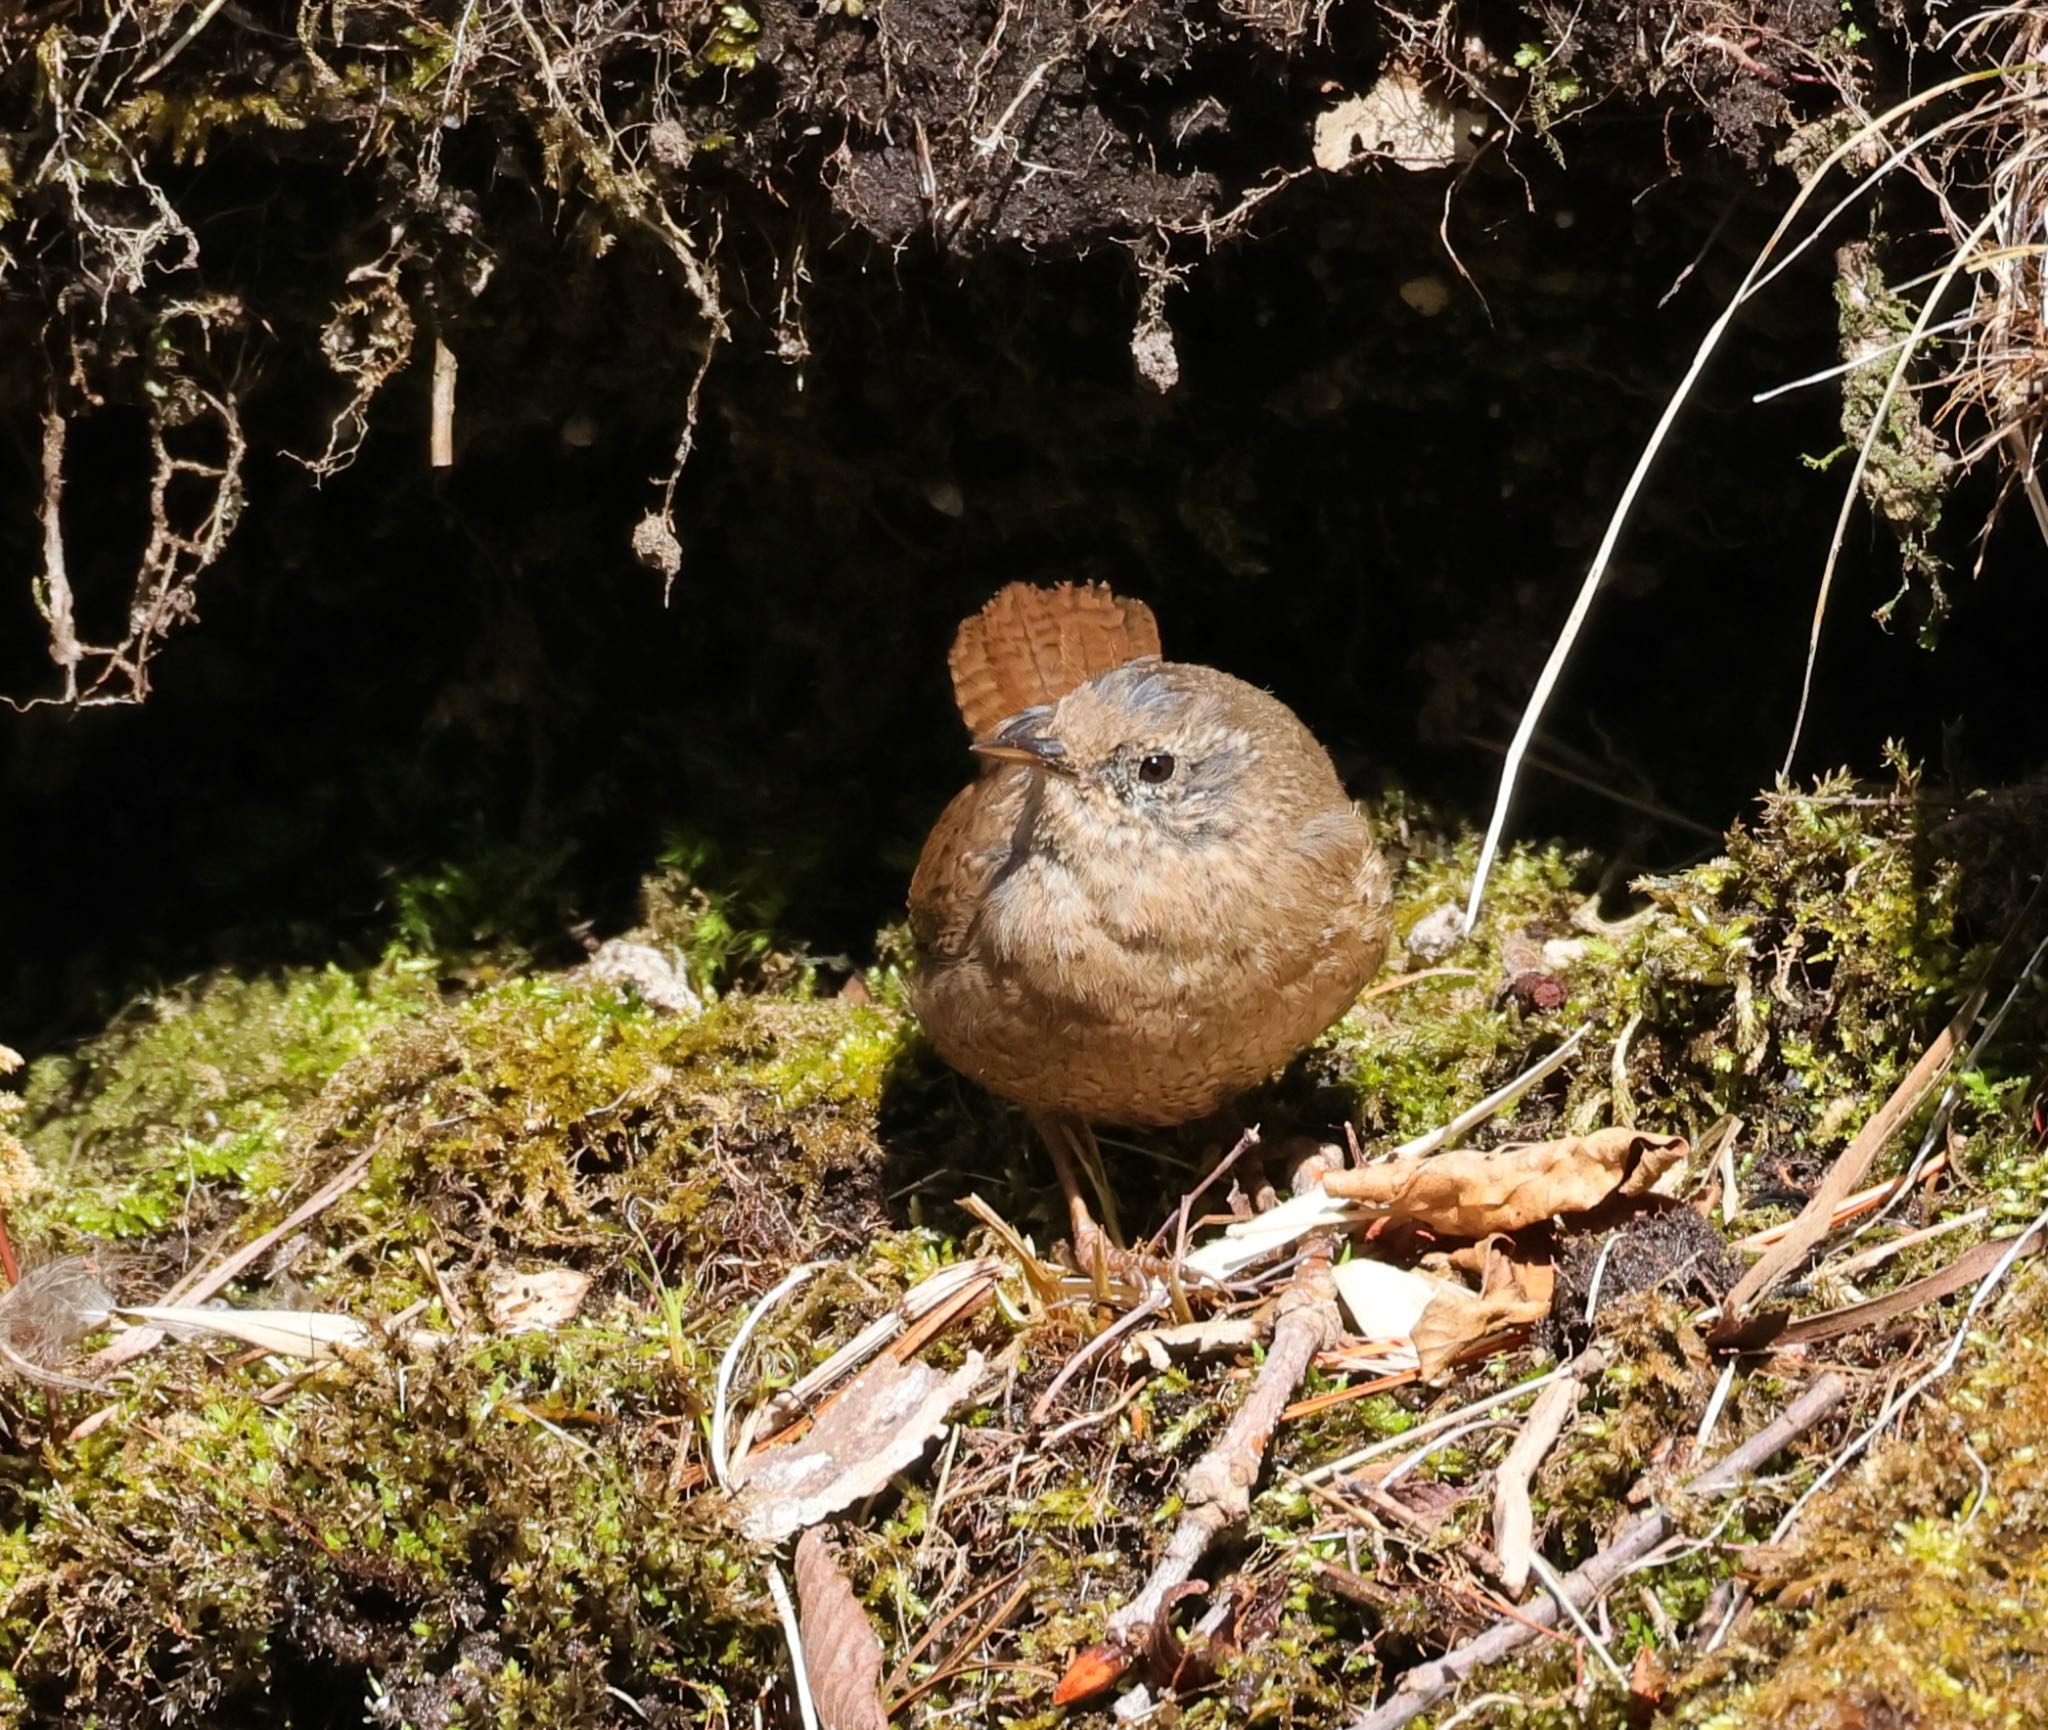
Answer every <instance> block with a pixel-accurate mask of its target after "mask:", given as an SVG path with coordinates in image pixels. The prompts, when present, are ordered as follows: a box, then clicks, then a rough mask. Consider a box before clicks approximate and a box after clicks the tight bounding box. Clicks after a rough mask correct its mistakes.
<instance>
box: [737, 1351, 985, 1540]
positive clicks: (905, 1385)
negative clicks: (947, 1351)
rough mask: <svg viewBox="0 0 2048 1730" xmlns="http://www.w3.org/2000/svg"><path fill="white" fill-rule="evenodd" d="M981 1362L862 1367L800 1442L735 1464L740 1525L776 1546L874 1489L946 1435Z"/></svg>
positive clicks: (883, 1362)
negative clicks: (950, 1367) (950, 1366)
mask: <svg viewBox="0 0 2048 1730" xmlns="http://www.w3.org/2000/svg"><path fill="white" fill-rule="evenodd" d="M982 1364H983V1360H982V1356H981V1354H980V1353H979V1352H969V1353H968V1354H967V1361H966V1362H965V1363H964V1364H962V1365H961V1366H960V1368H959V1369H957V1370H955V1371H954V1372H953V1373H952V1374H951V1375H947V1374H945V1373H944V1372H943V1371H940V1370H935V1369H933V1368H932V1367H931V1365H929V1364H927V1363H921V1362H919V1363H908V1364H905V1363H898V1362H897V1361H896V1359H894V1358H891V1357H884V1358H879V1359H877V1360H876V1361H875V1362H874V1363H872V1364H870V1365H868V1367H867V1368H866V1369H864V1370H862V1371H861V1373H860V1374H859V1375H857V1376H855V1377H854V1378H853V1380H852V1381H850V1382H848V1383H847V1384H846V1387H845V1389H844V1390H843V1391H842V1392H841V1393H840V1395H839V1397H838V1398H837V1399H835V1400H834V1401H832V1403H831V1404H830V1405H828V1406H827V1407H825V1409H824V1410H823V1411H822V1412H821V1413H820V1414H819V1415H818V1421H817V1422H816V1423H815V1424H813V1425H812V1426H811V1428H810V1430H809V1431H808V1432H807V1433H806V1434H805V1435H804V1436H803V1438H802V1439H801V1440H800V1441H796V1442H793V1443H791V1444H790V1445H789V1446H787V1447H782V1448H771V1449H769V1450H768V1451H766V1452H765V1453H760V1454H754V1455H750V1456H749V1457H748V1458H747V1459H745V1460H743V1461H742V1462H741V1463H740V1465H739V1467H738V1468H737V1470H736V1472H735V1476H736V1477H737V1478H738V1480H739V1481H740V1483H741V1485H742V1488H741V1489H740V1491H739V1494H738V1495H737V1496H736V1497H735V1498H734V1513H735V1515H736V1517H737V1518H738V1520H739V1525H740V1529H741V1530H742V1531H743V1532H745V1533H746V1535H747V1536H748V1537H749V1538H751V1539H753V1540H754V1541H755V1542H756V1543H758V1544H779V1543H781V1542H782V1540H783V1539H785V1538H787V1537H788V1536H790V1534H791V1533H793V1532H800V1531H802V1530H803V1529H804V1527H806V1526H815V1525H816V1524H817V1523H818V1522H819V1521H820V1520H827V1519H830V1518H831V1517H832V1516H833V1515H834V1514H836V1513H838V1512H839V1511H840V1510H841V1509H842V1508H847V1507H851V1506H852V1505H853V1504H854V1503H855V1502H857V1501H860V1500H861V1499H862V1498H863V1497H866V1496H871V1495H873V1494H874V1493H875V1492H876V1491H877V1490H879V1489H881V1488H882V1486H883V1485H885V1484H886V1483H888V1481H889V1480H890V1479H891V1478H892V1477H894V1476H895V1475H896V1474H897V1473H898V1472H900V1471H902V1470H904V1468H905V1467H907V1466H909V1465H911V1464H912V1463H913V1462H914V1461H916V1459H917V1458H918V1456H919V1455H920V1454H922V1453H923V1452H924V1450H925V1448H926V1446H927V1445H928V1444H929V1443H930V1442H931V1441H932V1440H933V1439H934V1438H935V1437H938V1436H941V1435H944V1434H945V1430H946V1417H947V1414H948V1413H949V1412H951V1411H952V1409H953V1408H954V1407H955V1406H956V1405H958V1404H959V1403H960V1402H961V1401H962V1400H964V1399H966V1398H967V1396H968V1395H969V1394H970V1393H972V1392H973V1391H974V1387H975V1384H976V1383H977V1382H979V1381H980V1380H981V1372H982Z"/></svg>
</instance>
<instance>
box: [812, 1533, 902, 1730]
mask: <svg viewBox="0 0 2048 1730" xmlns="http://www.w3.org/2000/svg"><path fill="white" fill-rule="evenodd" d="M796 1597H797V1605H798V1611H797V1627H798V1629H799V1630H800V1632H801V1634H802V1636H803V1646H804V1669H805V1671H806V1673H807V1674H808V1676H809V1679H810V1685H811V1699H812V1701H813V1703H814V1704H815V1705H816V1707H817V1711H818V1723H819V1725H820V1727H821V1730H884V1727H885V1726H886V1725H887V1724H888V1722H889V1718H888V1714H887V1713H885V1712H884V1711H883V1710H882V1696H881V1683H882V1642H881V1641H880V1640H878V1639H877V1638H876V1637H875V1630H874V1628H873V1627H872V1626H871V1625H870V1624H869V1622H868V1616H867V1612H866V1611H865V1610H863V1609H862V1608H861V1607H860V1600H859V1599H858V1598H856V1597H855V1596H854V1595H853V1587H852V1586H851V1585H850V1584H849V1583H848V1581H847V1578H846V1575H845V1573H844V1572H843V1571H842V1570H841V1568H840V1566H839V1561H838V1558H837V1557H835V1556H834V1555H833V1554H832V1546H831V1544H830V1543H829V1542H828V1541H827V1539H826V1537H825V1534H824V1531H823V1530H822V1529H821V1528H820V1527H817V1526H813V1527H812V1528H811V1529H810V1530H809V1531H807V1532H805V1533H804V1535H803V1536H802V1537H801V1538H799V1539H797V1541H796Z"/></svg>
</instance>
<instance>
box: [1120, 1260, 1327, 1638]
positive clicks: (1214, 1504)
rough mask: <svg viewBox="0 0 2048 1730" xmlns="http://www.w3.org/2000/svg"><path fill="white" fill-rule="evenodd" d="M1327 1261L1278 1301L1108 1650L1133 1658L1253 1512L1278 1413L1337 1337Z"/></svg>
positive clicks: (1122, 1613)
mask: <svg viewBox="0 0 2048 1730" xmlns="http://www.w3.org/2000/svg"><path fill="white" fill-rule="evenodd" d="M1330 1254H1331V1246H1330V1243H1329V1241H1328V1240H1327V1239H1325V1240H1323V1241H1322V1242H1320V1243H1319V1244H1317V1245H1316V1246H1315V1253H1314V1254H1313V1255H1312V1258H1311V1263H1310V1265H1309V1267H1308V1268H1306V1269H1304V1271H1303V1274H1302V1276H1301V1277H1300V1278H1299V1279H1298V1280H1297V1281H1296V1283H1295V1284H1294V1285H1293V1286H1292V1287H1291V1288H1290V1289H1289V1290H1288V1291H1287V1293H1286V1294H1285V1295H1284V1296H1283V1297H1282V1298H1281V1299H1280V1311H1279V1317H1278V1319H1277V1320H1276V1321H1275V1322H1274V1324H1273V1343H1272V1344H1271V1345H1270V1346H1269V1347H1268V1348H1267V1350H1266V1361H1265V1362H1264V1363H1263V1364H1261V1365H1260V1366H1259V1374H1258V1379H1257V1380H1256V1381H1254V1382H1253V1383H1252V1391H1251V1392H1250V1393H1249V1394H1248V1395H1246V1397H1245V1402H1244V1404H1243V1405H1241V1406H1239V1407H1238V1409H1237V1414H1236V1415H1235V1416H1234V1417H1233V1418H1232V1419H1231V1420H1230V1423H1229V1426H1228V1427H1227V1428H1226V1429H1225V1430H1224V1432H1223V1434H1222V1436H1221V1437H1219V1438H1218V1439H1217V1442H1216V1445H1215V1446H1214V1447H1213V1448H1211V1449H1210V1450H1209V1451H1208V1452H1207V1453H1206V1454H1204V1455H1203V1456H1202V1457H1201V1458H1200V1459H1199V1460H1197V1461H1196V1462H1195V1465H1194V1469H1193V1470H1192V1471H1190V1472H1189V1473H1188V1477H1187V1485H1186V1489H1185V1506H1184V1508H1183V1509H1182V1512H1181V1516H1180V1520H1179V1522H1178V1523H1177V1524H1176V1525H1175V1527H1174V1529H1173V1536H1172V1537H1171V1538H1169V1539H1168V1540H1167V1544H1166V1549H1165V1551H1164V1553H1163V1554H1162V1555H1161V1556H1160V1558H1159V1560H1158V1562H1157V1563H1156V1564H1155V1565H1154V1566H1153V1569H1152V1575H1151V1578H1149V1579H1148V1580H1147V1581H1146V1582H1145V1586H1144V1589H1143V1590H1142V1591H1140V1592H1139V1593H1138V1595H1137V1596H1136V1597H1135V1598H1133V1599H1131V1601H1130V1602H1129V1603H1127V1604H1125V1605H1124V1606H1123V1608H1122V1609H1120V1610H1118V1611H1117V1612H1116V1613H1115V1614H1114V1615H1113V1616H1111V1617H1110V1619H1109V1623H1108V1626H1107V1627H1106V1628H1105V1629H1104V1633H1103V1638H1104V1643H1105V1644H1109V1645H1115V1646H1118V1647H1120V1648H1121V1649H1122V1650H1123V1651H1124V1652H1125V1653H1126V1654H1132V1653H1136V1652H1137V1651H1138V1650H1139V1649H1140V1648H1141V1647H1142V1646H1143V1645H1144V1642H1145V1638H1146V1635H1147V1633H1148V1632H1149V1631H1150V1629H1151V1628H1152V1625H1153V1624H1154V1623H1155V1622H1157V1621H1158V1620H1159V1616H1160V1612H1161V1611H1162V1610H1164V1609H1165V1607H1166V1602H1167V1595H1168V1594H1169V1593H1171V1592H1172V1591H1173V1589H1174V1588H1175V1587H1176V1586H1179V1585H1182V1584H1184V1583H1185V1582H1186V1581H1187V1580H1189V1579H1191V1578H1192V1577H1193V1575H1194V1572H1195V1569H1196V1568H1197V1567H1198V1566H1199V1565H1200V1563H1201V1560H1202V1558H1203V1556H1205V1555H1206V1554H1208V1550H1209V1546H1210V1545H1211V1544H1213V1543H1214V1542H1215V1541H1216V1540H1217V1539H1218V1538H1219V1537H1221V1536H1222V1535H1223V1534H1224V1533H1225V1532H1226V1531H1228V1530H1229V1529H1230V1528H1231V1527H1233V1526H1235V1525H1237V1524H1239V1523H1240V1522H1242V1521H1243V1520H1244V1518H1245V1516H1246V1515H1247V1514H1249V1513H1250V1512H1251V1505H1252V1489H1253V1486H1254V1485H1256V1484H1257V1483H1258V1480H1259V1470H1260V1468H1261V1466H1263V1465H1264V1463H1265V1458H1266V1447H1267V1444H1268V1443H1269V1442H1271V1441H1272V1439H1273V1431H1274V1429H1275V1427H1276V1426H1277V1425H1278V1424H1279V1422H1280V1413H1281V1410H1282V1408H1284V1407H1285V1406H1286V1404H1287V1403H1288V1401H1289V1400H1291V1399H1293V1397H1294V1390H1295V1389H1296V1388H1298V1387H1299V1386H1300V1385H1301V1380H1302V1377H1304V1376H1305V1375H1307V1374H1308V1367H1309V1364H1310V1363H1311V1362H1312V1361H1313V1360H1314V1358H1315V1355H1316V1353H1317V1352H1319V1351H1322V1350H1324V1349H1325V1348H1326V1347H1327V1346H1329V1345H1330V1344H1331V1342H1332V1341H1334V1340H1335V1339H1336V1338H1337V1336H1338V1334H1339V1333H1341V1332H1342V1323H1341V1322H1340V1320H1339V1319H1338V1315H1337V1299H1336V1294H1335V1293H1334V1292H1333V1291H1332V1290H1331V1289H1330V1286H1329V1281H1328V1277H1327V1273H1326V1271H1325V1270H1327V1268H1328V1265H1329V1258H1330Z"/></svg>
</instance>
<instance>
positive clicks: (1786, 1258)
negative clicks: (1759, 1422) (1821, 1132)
mask: <svg viewBox="0 0 2048 1730" xmlns="http://www.w3.org/2000/svg"><path fill="white" fill-rule="evenodd" d="M1988 995H1989V993H1988V991H1987V989H1986V987H1984V986H1982V985H1979V986H1978V987H1977V988H1976V989H1975V990H1974V991H1972V992H1971V993H1970V995H1969V998H1968V1000H1967V1001H1966V1002H1965V1003H1964V1004H1963V1006H1962V1008H1960V1009H1958V1010H1957V1011H1956V1013H1955V1016H1954V1018H1953V1019H1952V1020H1951V1021H1950V1022H1949V1024H1948V1026H1946V1027H1945V1028H1943V1029H1942V1030H1941V1033H1940V1035H1939V1036H1938V1037H1937V1038H1936V1039H1935V1041H1934V1043H1933V1044H1932V1045H1930V1046H1928V1048H1927V1049H1926V1051H1925V1052H1923V1053H1922V1054H1921V1057H1920V1061H1919V1062H1918V1063H1916V1064H1914V1065H1913V1067H1912V1070H1911V1071H1910V1072H1909V1073H1908V1074H1907V1076H1906V1078H1905V1080H1903V1081H1901V1082H1900V1083H1899V1085H1898V1086H1897V1087H1895V1088H1894V1089H1893V1090H1892V1095H1891V1097H1890V1098H1889V1099H1887V1100H1886V1101H1885V1102H1884V1104H1883V1105H1881V1106H1880V1107H1878V1109H1877V1111H1876V1112H1875V1113H1873V1114H1872V1116H1871V1118H1870V1121H1869V1122H1868V1123H1866V1124H1864V1126H1863V1127H1862V1129H1861V1130H1859V1131H1858V1132H1857V1134H1856V1139H1855V1140H1854V1141H1852V1142H1850V1144H1849V1145H1848V1146H1847V1147H1846V1148H1844V1149H1843V1150H1842V1153H1841V1156H1840V1157H1839V1158H1837V1159H1836V1161H1835V1163H1834V1165H1833V1167H1832V1168H1831V1169H1830V1170H1829V1172H1828V1175H1827V1178H1826V1180H1825V1181H1824V1182H1823V1183H1822V1184H1821V1186H1820V1188H1819V1189H1817V1190H1816V1191H1814V1194H1813V1199H1812V1200H1811V1201H1809V1202H1808V1203H1807V1204H1806V1206H1805V1207H1804V1208H1803V1209H1802V1210H1801V1212H1800V1214H1799V1217H1798V1218H1797V1219H1796V1220H1794V1221H1793V1224H1792V1229H1791V1230H1790V1231H1789V1232H1787V1233H1786V1234H1785V1236H1784V1237H1783V1238H1782V1239H1780V1240H1779V1242H1778V1243H1776V1244H1775V1245H1773V1246H1772V1247H1771V1248H1770V1249H1768V1250H1766V1251H1765V1252H1764V1255H1763V1258H1762V1259H1761V1260H1760V1261H1758V1262H1757V1264H1756V1265H1755V1266H1754V1267H1752V1268H1751V1269H1750V1270H1749V1272H1748V1273H1746V1274H1744V1275H1743V1276H1742V1278H1741V1279H1740V1280H1739V1281H1737V1282H1736V1285H1735V1289H1734V1290H1733V1291H1731V1292H1730V1293H1729V1294H1728V1296H1727V1297H1726V1298H1725V1299H1723V1300H1722V1304H1721V1322H1720V1328H1719V1329H1717V1331H1721V1330H1732V1329H1734V1328H1735V1327H1737V1326H1739V1324H1740V1323H1741V1321H1742V1320H1743V1318H1744V1317H1745V1316H1746V1315H1747V1314H1748V1312H1749V1311H1750V1310H1751V1309H1752V1308H1753V1307H1754V1306H1755V1303H1756V1301H1757V1299H1758V1298H1760V1297H1762V1296H1763V1295H1764V1293H1766V1292H1767V1291H1769V1290H1770V1289H1771V1288H1772V1287H1773V1286H1775V1285H1776V1284H1777V1283H1778V1282H1779V1281H1780V1280H1782V1279H1783V1278H1784V1277H1785V1276H1786V1274H1788V1273H1790V1272H1791V1271H1792V1269H1793V1268H1795V1267H1797V1266H1798V1265H1799V1264H1800V1263H1801V1262H1802V1261H1804V1260H1805V1259H1806V1256H1807V1253H1808V1252H1809V1251H1810V1250H1811V1249H1812V1248H1813V1246H1814V1245H1815V1244H1817V1243H1819V1242H1820V1240H1821V1238H1822V1237H1824V1236H1825V1235H1826V1234H1827V1232H1828V1231H1829V1230H1830V1229H1831V1228H1832V1226H1833V1223H1834V1217H1835V1210H1836V1208H1837V1207H1839V1206H1840V1205H1841V1203H1842V1202H1843V1201H1845V1200H1846V1199H1847V1198H1848V1195H1849V1192H1850V1191H1851V1190H1852V1189H1854V1188H1855V1187H1856V1185H1857V1184H1858V1183H1860V1182H1861V1181H1862V1180H1863V1174H1864V1173H1865V1172H1867V1171H1868V1170H1869V1169H1870V1164H1871V1161H1872V1160H1874V1159H1876V1158H1877V1156H1878V1154H1879V1153H1880V1152H1881V1151H1883V1149H1884V1146H1885V1144H1886V1143H1887V1142H1889V1141H1890V1140H1891V1138H1892V1137H1893V1136H1894V1135H1896V1134H1897V1133H1898V1131H1899V1129H1900V1128H1901V1126H1902V1125H1903V1124H1904V1123H1905V1121H1906V1119H1907V1118H1908V1117H1910V1116H1912V1114H1913V1111H1914V1108H1915V1107H1917V1106H1918V1105H1919V1103H1920V1102H1921V1101H1922V1100H1923V1099H1925V1098H1926V1097H1927V1095H1928V1093H1929V1092H1930V1091H1931V1090H1932V1089H1933V1087H1934V1084H1935V1083H1936V1082H1937V1081H1939V1080H1940V1079H1941V1078H1942V1076H1943V1075H1944V1074H1946V1073H1947V1071H1948V1067H1949V1065H1950V1063H1952V1062H1953V1061H1954V1059H1955V1055H1956V1053H1957V1051H1958V1050H1959V1049H1960V1048H1961V1046H1962V1043H1963V1039H1964V1037H1965V1035H1966V1034H1967V1033H1968V1032H1969V1029H1970V1026H1971V1024H1972V1023H1973V1022H1974V1021H1975V1020H1976V1019H1977V1013H1978V1011H1979V1010H1981V1009H1982V1008H1983V1007H1984V1000H1985V998H1986V997H1987V996H1988Z"/></svg>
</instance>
